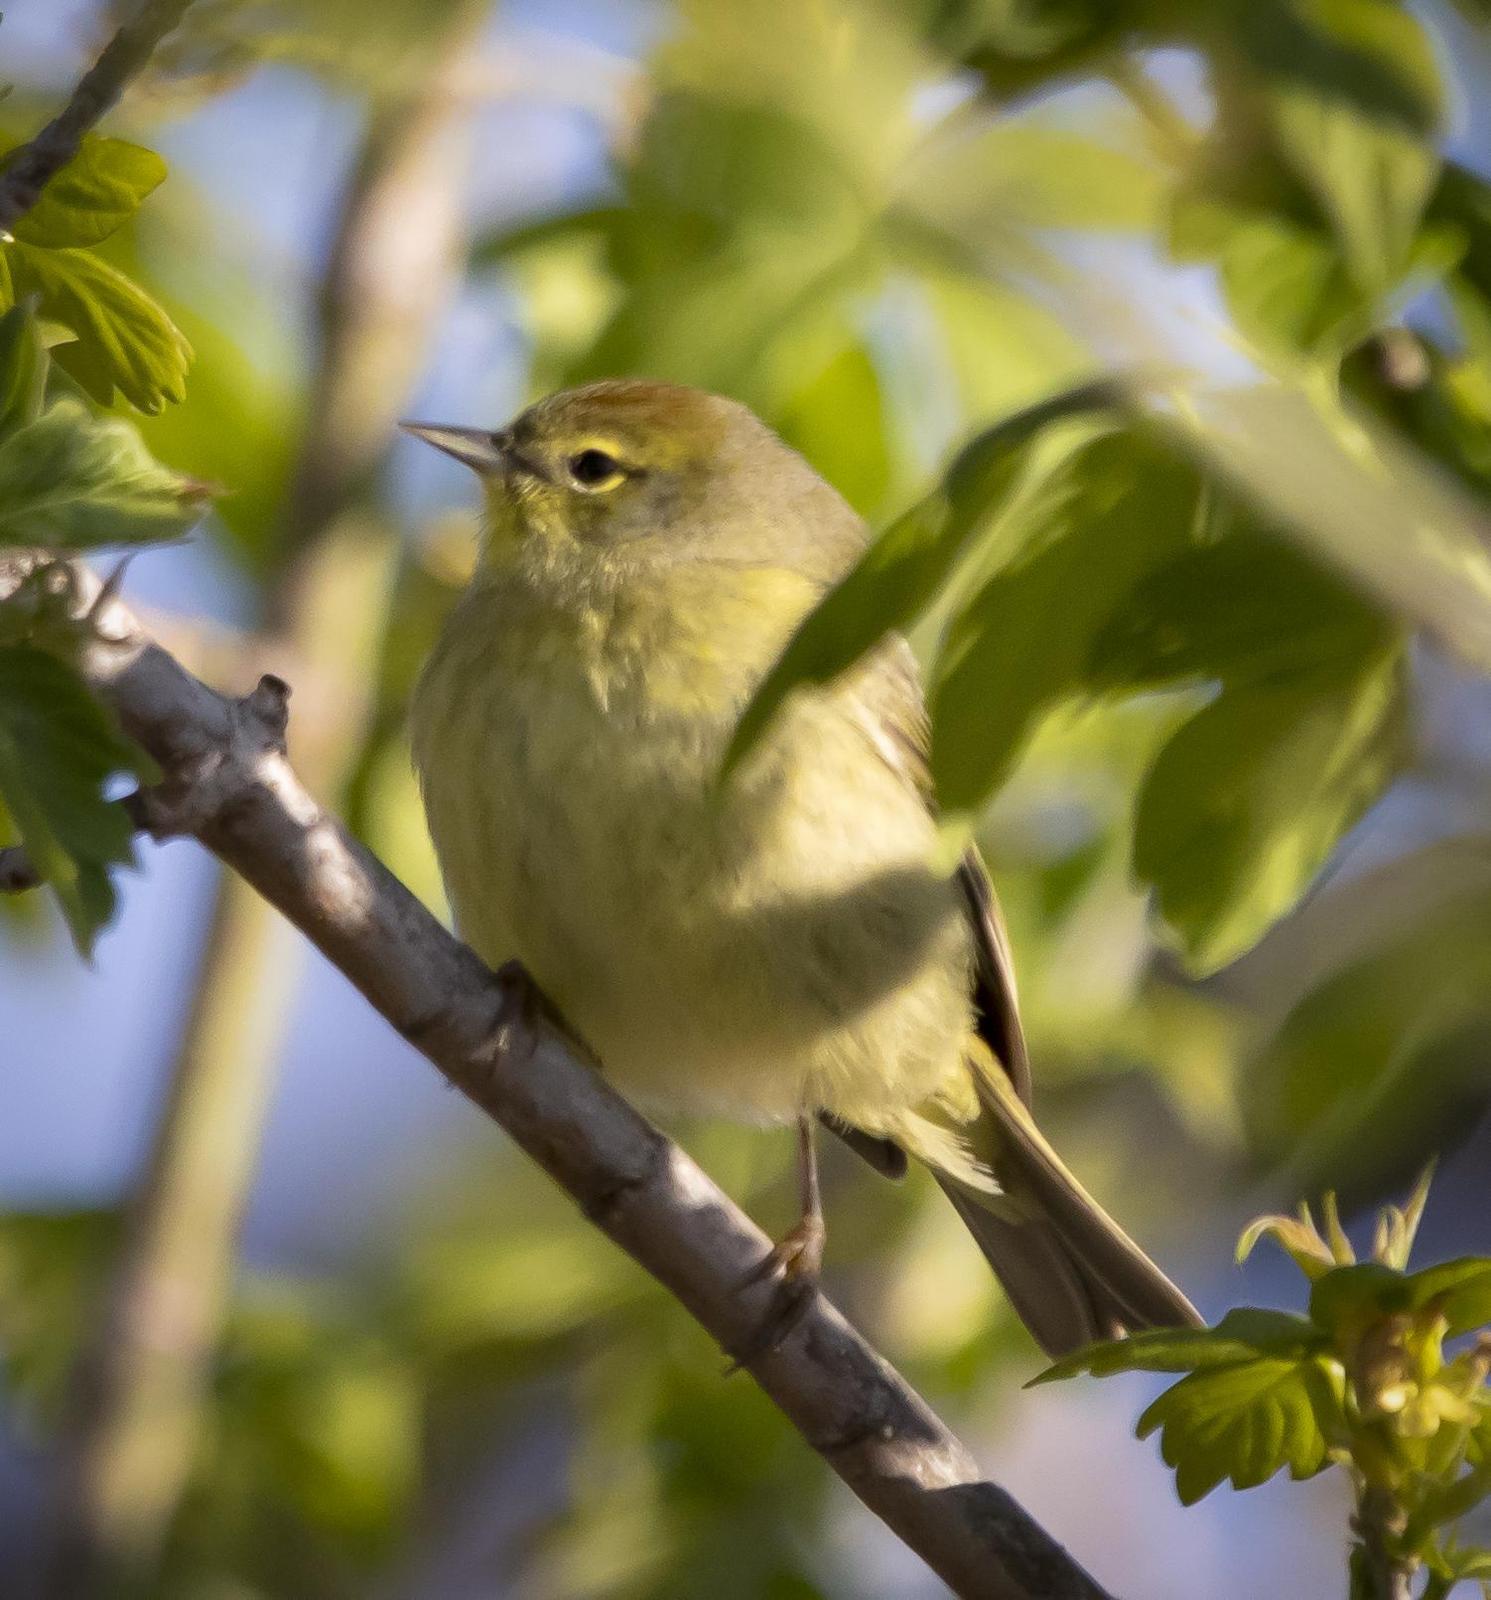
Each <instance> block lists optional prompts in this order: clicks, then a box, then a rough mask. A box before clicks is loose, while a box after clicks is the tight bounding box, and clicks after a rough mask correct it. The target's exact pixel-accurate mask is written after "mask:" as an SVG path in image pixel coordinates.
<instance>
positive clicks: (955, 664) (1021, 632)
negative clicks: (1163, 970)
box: [824, 434, 1199, 848]
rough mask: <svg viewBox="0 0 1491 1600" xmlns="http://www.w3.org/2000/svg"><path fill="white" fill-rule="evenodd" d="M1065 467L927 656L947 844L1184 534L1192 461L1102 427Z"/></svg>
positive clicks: (1192, 511)
mask: <svg viewBox="0 0 1491 1600" xmlns="http://www.w3.org/2000/svg"><path fill="white" fill-rule="evenodd" d="M1063 469H1064V477H1063V479H1062V483H1063V485H1064V487H1065V488H1066V492H1065V493H1061V494H1057V495H1054V496H1048V497H1044V498H1042V497H1037V498H1035V499H1033V500H1031V501H1029V502H1027V505H1028V511H1029V514H1030V521H1029V523H1028V524H1027V525H1026V526H1024V527H1018V526H1017V528H1016V530H1015V531H1016V535H1017V537H1018V546H1019V548H1021V549H1022V550H1025V551H1027V552H1029V553H1027V554H1026V555H1024V557H1023V558H1022V559H1018V560H1016V561H1015V562H1014V563H1013V564H1012V565H1010V566H1008V567H1004V568H1001V569H1000V570H998V571H996V572H995V574H994V576H993V577H992V578H991V579H989V581H988V582H987V583H985V584H984V585H983V586H982V587H981V588H979V589H977V590H976V592H975V593H974V594H973V595H972V596H971V597H970V598H969V599H967V600H966V601H965V602H964V603H963V605H962V606H961V608H960V610H959V611H958V614H957V616H956V617H955V618H954V620H953V621H952V623H951V624H950V626H949V628H948V631H947V638H946V641H945V642H944V644H943V647H942V649H941V651H940V652H939V654H938V657H937V661H936V665H935V667H934V669H933V673H932V681H931V686H930V691H929V696H928V698H929V704H930V709H931V715H932V775H933V779H934V781H935V783H936V788H937V797H938V803H939V806H940V807H941V810H942V814H943V817H944V821H945V828H946V830H947V833H948V836H949V841H950V845H949V847H950V848H951V846H952V844H953V843H955V842H956V841H957V840H958V839H960V838H966V835H967V833H968V832H969V830H970V829H971V828H972V826H973V822H974V819H975V817H976V815H977V813H978V810H979V808H980V807H981V806H982V804H983V802H984V800H985V799H987V797H988V796H989V795H990V794H991V793H992V792H993V791H994V789H995V788H997V787H998V785H999V784H1000V783H1001V782H1002V781H1003V779H1004V777H1005V776H1006V775H1007V774H1008V772H1009V770H1010V768H1011V767H1012V765H1013V764H1014V762H1015V760H1016V759H1017V757H1018V756H1019V754H1020V751H1021V749H1022V748H1023V746H1024V743H1025V740H1026V739H1027V738H1028V736H1029V735H1030V733H1031V731H1032V730H1033V728H1034V727H1035V724H1036V721H1037V719H1038V717H1039V716H1040V715H1042V714H1043V713H1044V712H1045V711H1046V710H1047V709H1049V708H1050V707H1051V706H1052V705H1053V704H1055V703H1057V702H1058V701H1060V700H1061V699H1063V698H1065V697H1067V696H1070V695H1072V694H1074V693H1078V692H1080V691H1081V690H1082V689H1083V688H1084V687H1085V685H1084V681H1083V668H1084V665H1085V663H1086V661H1087V659H1088V656H1089V654H1090V652H1091V650H1092V647H1093V641H1094V639H1096V638H1097V637H1099V636H1100V635H1101V634H1102V632H1103V630H1104V629H1105V628H1107V627H1108V626H1109V624H1110V622H1111V619H1112V618H1113V617H1114V616H1115V615H1116V614H1117V612H1118V610H1119V608H1120V607H1122V606H1124V605H1125V604H1126V602H1127V599H1128V596H1129V595H1130V593H1131V591H1132V590H1133V588H1134V586H1135V585H1136V584H1137V583H1139V582H1140V581H1141V580H1142V579H1143V578H1144V577H1145V576H1146V575H1147V574H1148V573H1149V572H1151V571H1153V570H1154V569H1155V568H1156V567H1157V566H1159V565H1160V564H1161V563H1162V562H1164V561H1166V560H1167V559H1169V558H1170V557H1172V556H1174V555H1175V554H1176V553H1177V552H1178V551H1179V550H1181V549H1182V548H1184V546H1185V544H1186V542H1187V541H1188V539H1189V538H1190V535H1191V530H1192V526H1193V523H1194V520H1195V515H1196V506H1197V496H1198V493H1199V484H1198V480H1197V478H1196V475H1195V473H1194V472H1193V471H1191V470H1190V468H1189V467H1188V466H1186V464H1185V463H1183V462H1176V461H1174V460H1173V459H1170V458H1169V457H1167V456H1166V455H1165V453H1164V452H1163V451H1157V450H1155V449H1154V448H1153V447H1152V445H1151V443H1149V442H1147V441H1145V440H1142V439H1140V438H1139V437H1138V436H1136V435H1133V434H1118V435H1112V436H1110V437H1108V438H1104V439H1099V440H1097V441H1096V442H1095V443H1091V444H1089V445H1088V446H1087V447H1086V448H1085V449H1084V450H1082V451H1080V452H1079V453H1077V454H1075V455H1073V456H1071V457H1070V458H1069V459H1068V461H1066V462H1065V463H1064V464H1063ZM1053 512H1054V513H1055V515H1054V517H1053V516H1052V513H1053ZM1016 514H1017V515H1018V513H1016ZM1048 519H1049V521H1048ZM1053 528H1054V530H1055V536H1054V537H1053V536H1051V530H1052V529H1053ZM1007 542H1008V535H1006V536H1005V539H1004V540H1003V541H1002V543H1007ZM824 610H825V611H826V610H827V606H825V607H824Z"/></svg>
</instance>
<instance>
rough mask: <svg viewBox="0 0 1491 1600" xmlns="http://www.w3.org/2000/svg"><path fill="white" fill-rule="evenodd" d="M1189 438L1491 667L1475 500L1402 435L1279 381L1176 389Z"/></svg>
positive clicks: (1397, 602) (1488, 580)
mask: <svg viewBox="0 0 1491 1600" xmlns="http://www.w3.org/2000/svg"><path fill="white" fill-rule="evenodd" d="M1164 417H1165V419H1166V420H1167V421H1168V423H1169V424H1170V425H1171V426H1174V427H1175V428H1176V430H1177V433H1178V436H1179V438H1180V439H1181V440H1182V441H1183V443H1184V444H1185V446H1186V448H1188V449H1190V450H1193V451H1194V452H1195V453H1196V455H1197V457H1198V459H1199V460H1200V461H1202V462H1203V463H1205V464H1206V465H1207V466H1208V467H1209V468H1210V469H1212V470H1214V471H1217V472H1219V473H1220V474H1221V475H1222V477H1223V478H1224V479H1225V480H1226V481H1228V482H1229V483H1231V484H1232V485H1233V486H1235V488H1236V489H1237V490H1238V491H1239V492H1240V493H1241V494H1242V495H1243V496H1244V497H1245V498H1247V499H1248V500H1250V501H1252V502H1253V503H1254V504H1255V505H1257V506H1259V507H1260V508H1261V509H1262V510H1263V511H1264V512H1265V513H1266V515H1267V516H1268V518H1269V522H1270V525H1271V526H1277V528H1278V529H1279V530H1280V532H1282V533H1286V534H1287V535H1289V536H1290V537H1291V538H1294V539H1297V540H1298V541H1299V542H1300V544H1301V545H1302V546H1303V547H1304V548H1305V550H1306V551H1307V552H1308V553H1309V554H1310V555H1312V556H1314V557H1315V558H1316V559H1318V560H1320V561H1322V562H1324V563H1325V564H1326V565H1327V566H1330V567H1333V568H1335V569H1336V570H1338V571H1340V572H1342V573H1343V574H1345V575H1346V576H1347V577H1348V578H1350V579H1351V580H1352V581H1353V582H1354V583H1356V584H1357V585H1358V586H1359V587H1361V588H1362V589H1364V590H1365V591H1366V592H1367V593H1368V594H1370V595H1371V596H1372V597H1373V598H1374V599H1376V600H1377V601H1378V603H1379V604H1380V605H1381V606H1382V607H1383V608H1384V609H1385V610H1389V611H1391V612H1392V613H1393V614H1395V615H1397V616H1399V617H1401V618H1402V619H1403V620H1404V621H1405V622H1408V623H1409V624H1411V625H1413V626H1416V627H1422V628H1424V629H1425V630H1427V631H1428V632H1429V633H1430V634H1431V635H1432V636H1434V637H1436V638H1438V639H1440V640H1441V641H1442V642H1443V643H1444V644H1445V646H1446V647H1447V648H1448V649H1450V650H1452V651H1454V652H1456V653H1457V654H1459V655H1461V656H1463V657H1464V658H1465V659H1466V660H1468V661H1470V662H1472V663H1473V664H1475V665H1477V666H1481V667H1491V551H1488V547H1487V535H1486V529H1485V522H1484V517H1483V514H1482V512H1481V510H1480V508H1479V507H1478V506H1477V505H1476V503H1475V502H1474V501H1473V500H1472V499H1471V498H1470V497H1469V496H1468V495H1466V494H1464V493H1462V492H1461V491H1459V490H1458V489H1457V488H1456V487H1455V486H1454V485H1452V484H1451V483H1449V482H1448V481H1446V479H1445V478H1444V476H1443V475H1442V474H1441V473H1439V472H1437V471H1436V470H1434V469H1433V468H1432V467H1431V466H1430V464H1429V463H1428V462H1426V461H1425V460H1424V459H1423V457H1421V456H1419V455H1417V454H1416V453H1415V452H1414V451H1413V450H1412V449H1411V448H1410V447H1409V446H1407V445H1406V444H1405V443H1404V442H1403V441H1402V440H1401V439H1398V438H1395V437H1394V436H1392V435H1391V434H1389V433H1388V432H1387V430H1385V429H1383V428H1381V427H1378V426H1376V425H1374V424H1372V423H1371V422H1369V421H1368V420H1367V419H1366V418H1365V417H1363V416H1360V415H1358V414H1356V413H1355V412H1353V411H1349V410H1347V409H1345V408H1343V407H1342V406H1341V405H1340V404H1339V403H1338V402H1337V401H1336V400H1334V399H1333V398H1331V397H1330V396H1329V395H1328V394H1326V393H1325V392H1324V391H1310V390H1307V389H1305V388H1304V387H1302V386H1299V385H1289V384H1284V383H1272V384H1256V385H1253V386H1251V387H1247V388H1227V389H1208V390H1205V391H1194V392H1191V393H1188V394H1185V395H1181V396H1177V397H1175V404H1174V408H1173V409H1166V410H1165V411H1164Z"/></svg>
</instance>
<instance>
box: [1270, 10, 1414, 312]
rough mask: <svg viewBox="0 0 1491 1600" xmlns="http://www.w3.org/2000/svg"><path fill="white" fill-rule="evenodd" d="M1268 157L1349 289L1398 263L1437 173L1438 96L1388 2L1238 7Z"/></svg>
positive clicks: (1403, 13)
mask: <svg viewBox="0 0 1491 1600" xmlns="http://www.w3.org/2000/svg"><path fill="white" fill-rule="evenodd" d="M1242 15H1243V18H1244V19H1245V26H1244V40H1245V43H1246V45H1247V47H1248V48H1249V49H1250V50H1251V52H1252V54H1253V56H1254V59H1255V61H1256V62H1257V65H1258V66H1259V68H1260V69H1261V70H1262V73H1263V75H1264V79H1265V84H1266V91H1265V93H1266V105H1267V110H1268V115H1269V119H1270V123H1271V125H1272V130H1273V136H1274V141H1275V144H1276V146H1277V148H1278V151H1279V154H1280V155H1281V156H1282V158H1283V159H1284V161H1285V162H1286V163H1287V164H1288V166H1289V167H1290V168H1291V169H1292V170H1293V171H1294V173H1295V175H1296V176H1297V177H1298V178H1299V179H1300V181H1301V182H1302V183H1303V184H1304V185H1305V187H1306V188H1307V189H1309V190H1310V192H1311V193H1312V194H1313V195H1314V197H1315V200H1316V202H1317V203H1318V205H1319V206H1320V209H1321V211H1322V213H1323V214H1324V215H1325V216H1326V217H1327V218H1328V219H1329V221H1330V223H1331V225H1332V227H1333V228H1334V229H1335V231H1336V234H1337V236H1338V237H1339V239H1340V241H1341V247H1342V250H1343V251H1344V253H1345V256H1346V260H1347V264H1348V266H1349V267H1350V269H1351V272H1352V275H1353V277H1354V278H1355V279H1356V281H1357V283H1358V285H1359V286H1360V287H1361V288H1362V289H1364V290H1366V291H1368V292H1371V293H1376V292H1380V291H1381V290H1383V289H1385V288H1386V287H1387V286H1388V285H1389V284H1390V283H1391V282H1392V281H1393V279H1394V278H1395V277H1396V276H1397V275H1398V273H1399V272H1400V271H1401V270H1402V268H1403V266H1404V264H1405V262H1406V261H1407V258H1408V255H1409V251H1410V249H1411V247H1412V245H1413V241H1414V237H1415V235H1416V233H1417V231H1418V224H1419V219H1420V217H1421V216H1422V214H1423V209H1424V205H1425V203H1426V202H1427V200H1428V198H1429V194H1430V192H1431V190H1432V189H1433V187H1434V182H1435V178H1436V176H1437V174H1438V171H1439V154H1438V150H1437V148H1436V136H1437V134H1438V132H1439V127H1440V118H1441V101H1442V91H1441V88H1440V82H1439V72H1438V68H1437V65H1436V63H1435V60H1434V55H1433V50H1432V47H1431V45H1430V43H1429V39H1428V37H1427V35H1426V33H1425V30H1424V28H1423V25H1422V24H1421V23H1420V22H1419V21H1418V20H1417V18H1415V17H1414V16H1413V15H1412V14H1411V13H1410V12H1409V11H1408V10H1407V9H1406V8H1405V7H1403V6H1401V5H1399V4H1397V3H1396V0H1275V3H1272V4H1255V5H1251V6H1247V7H1244V8H1243V11H1242Z"/></svg>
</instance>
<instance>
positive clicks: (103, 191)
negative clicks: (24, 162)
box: [12, 133, 166, 249]
mask: <svg viewBox="0 0 1491 1600" xmlns="http://www.w3.org/2000/svg"><path fill="white" fill-rule="evenodd" d="M165 176H166V164H165V162H164V161H162V160H161V158H160V157H159V156H158V155H156V153H155V152H154V151H153V150H146V149H144V148H143V147H142V146H140V145H137V144H130V143H129V141H128V140H126V139H108V138H105V137H103V136H102V135H101V134H96V133H90V134H88V135H87V136H86V137H85V138H84V140H83V142H82V144H81V146H80V147H79V149H78V153H77V154H76V155H75V156H74V157H73V158H72V160H71V161H69V162H68V163H67V165H66V166H65V167H63V168H62V170H61V171H60V172H58V173H57V174H56V175H55V176H54V177H53V178H52V179H51V180H50V181H49V182H48V183H47V186H46V188H45V189H43V190H42V194H41V198H40V199H39V200H38V201H37V202H36V204H35V205H34V206H32V208H31V209H30V210H29V211H28V212H27V213H26V214H25V216H23V217H21V218H20V219H19V221H17V223H16V224H15V227H14V229H13V230H12V231H13V232H14V234H15V237H16V238H17V239H20V240H22V241H24V242H25V243H26V244H36V245H45V246H46V247H48V248H50V249H56V248H58V247H68V248H71V247H74V246H79V245H94V244H100V243H101V242H102V241H103V240H105V239H107V238H108V237H109V235H110V234H111V233H113V232H114V231H115V230H116V229H117V228H120V227H122V226H123V225H124V224H125V223H126V222H128V221H129V219H130V218H131V217H132V216H133V215H134V214H135V212H136V211H137V210H138V209H139V206H140V202H141V201H142V200H143V199H144V198H145V196H146V195H148V194H149V193H150V192H151V191H152V190H153V189H155V188H157V187H159V185H160V184H161V182H162V181H163V180H164V179H165Z"/></svg>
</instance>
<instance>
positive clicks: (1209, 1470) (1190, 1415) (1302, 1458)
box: [1138, 1356, 1340, 1506]
mask: <svg viewBox="0 0 1491 1600" xmlns="http://www.w3.org/2000/svg"><path fill="white" fill-rule="evenodd" d="M1339 1405H1340V1402H1339V1398H1338V1395H1337V1391H1336V1388H1335V1385H1334V1383H1333V1380H1332V1377H1331V1375H1330V1374H1328V1373H1327V1371H1326V1369H1325V1367H1324V1366H1323V1364H1322V1363H1321V1362H1320V1361H1319V1360H1318V1359H1317V1358H1315V1357H1313V1356H1303V1357H1293V1358H1291V1357H1288V1356H1260V1357H1257V1358H1256V1359H1253V1360H1250V1361H1245V1362H1241V1363H1238V1364H1237V1365H1234V1366H1225V1367H1215V1368H1212V1369H1210V1370H1208V1371H1204V1372H1194V1373H1192V1374H1191V1375H1190V1376H1189V1377H1186V1378H1182V1379H1181V1380H1180V1382H1179V1383H1177V1384H1175V1385H1174V1386H1173V1387H1172V1388H1169V1389H1167V1390H1166V1391H1165V1393H1164V1394H1162V1395H1161V1396H1160V1397H1159V1398H1158V1399H1157V1400H1156V1401H1155V1402H1154V1403H1153V1404H1152V1405H1151V1406H1150V1407H1149V1409H1148V1410H1147V1411H1145V1413H1144V1415H1143V1416H1142V1417H1140V1419H1139V1427H1138V1434H1139V1437H1140V1438H1141V1439H1142V1438H1146V1437H1147V1436H1148V1435H1149V1434H1151V1433H1153V1432H1154V1431H1155V1430H1156V1429H1157V1428H1158V1429H1159V1430H1160V1453H1161V1455H1162V1456H1163V1457H1164V1459H1165V1462H1166V1465H1168V1466H1170V1467H1173V1468H1174V1469H1175V1488H1176V1493H1177V1494H1179V1496H1180V1500H1181V1504H1182V1505H1188V1506H1189V1505H1194V1504H1195V1503H1196V1501H1198V1500H1200V1499H1201V1498H1202V1496H1203V1495H1206V1494H1209V1493H1210V1492H1211V1491H1212V1490H1213V1489H1214V1488H1216V1486H1217V1485H1218V1484H1219V1483H1220V1482H1221V1481H1222V1480H1223V1479H1224V1478H1229V1479H1230V1480H1231V1481H1232V1486H1233V1487H1234V1488H1236V1489H1251V1488H1254V1487H1256V1486H1257V1485H1258V1484H1260V1483H1263V1482H1265V1481H1266V1480H1267V1479H1269V1478H1271V1477H1272V1476H1273V1475H1274V1474H1275V1473H1276V1472H1278V1471H1279V1470H1280V1469H1281V1468H1282V1467H1288V1468H1289V1473H1290V1476H1291V1477H1293V1478H1297V1479H1298V1478H1308V1477H1312V1476H1313V1475H1314V1474H1315V1473H1317V1472H1320V1471H1322V1470H1323V1469H1324V1468H1325V1467H1326V1465H1327V1464H1328V1457H1327V1453H1326V1452H1327V1432H1326V1428H1327V1427H1329V1428H1330V1429H1331V1431H1332V1432H1333V1431H1334V1425H1335V1419H1336V1417H1337V1415H1338V1413H1339ZM1322 1419H1324V1422H1325V1424H1326V1426H1322Z"/></svg>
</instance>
